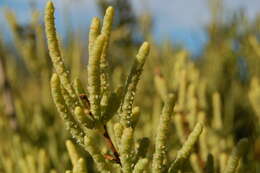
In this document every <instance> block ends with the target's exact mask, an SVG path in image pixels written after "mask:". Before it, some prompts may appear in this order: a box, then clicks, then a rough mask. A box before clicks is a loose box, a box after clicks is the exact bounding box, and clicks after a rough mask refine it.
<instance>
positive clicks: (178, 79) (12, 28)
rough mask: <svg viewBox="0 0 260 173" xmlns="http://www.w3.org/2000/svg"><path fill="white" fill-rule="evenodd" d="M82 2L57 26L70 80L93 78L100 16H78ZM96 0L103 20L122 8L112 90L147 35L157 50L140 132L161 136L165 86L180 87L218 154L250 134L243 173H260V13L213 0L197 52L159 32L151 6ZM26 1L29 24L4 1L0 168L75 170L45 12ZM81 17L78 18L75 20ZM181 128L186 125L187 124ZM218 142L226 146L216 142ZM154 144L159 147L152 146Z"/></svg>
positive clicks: (147, 74)
mask: <svg viewBox="0 0 260 173" xmlns="http://www.w3.org/2000/svg"><path fill="white" fill-rule="evenodd" d="M75 1H77V0H74V1H73V0H71V1H70V2H68V1H64V7H65V8H63V10H62V12H61V11H60V13H59V15H58V16H57V22H58V29H59V31H61V32H60V33H62V34H61V36H60V40H61V43H62V46H61V49H62V53H63V56H64V59H65V61H66V64H67V66H68V69H71V78H76V77H79V78H80V79H81V80H82V81H86V79H85V76H86V65H87V59H88V57H87V55H88V51H87V46H88V45H87V35H88V28H87V27H84V26H85V25H86V26H87V25H88V24H89V19H90V18H92V17H93V15H91V14H89V13H87V12H86V14H82V15H80V16H74V17H72V16H73V13H72V12H71V11H70V10H69V9H70V8H69V7H71V8H72V7H73V3H77V2H75ZM81 1H82V0H81ZM94 2H95V5H96V6H95V8H96V9H98V10H97V11H98V14H97V15H99V16H103V14H104V11H105V9H106V8H107V7H108V6H109V5H112V6H113V7H114V8H115V10H116V13H115V20H114V24H113V32H112V35H111V43H110V47H109V65H110V73H111V75H112V79H111V83H112V86H113V87H114V88H116V87H117V86H118V85H120V84H122V83H124V81H125V79H126V74H127V72H128V70H129V66H130V65H131V63H132V60H131V57H134V56H135V54H136V51H137V49H138V47H139V46H140V44H141V43H142V41H143V40H146V41H148V42H150V43H151V46H152V48H151V53H150V56H149V58H148V61H147V64H146V65H145V70H144V75H143V77H142V79H141V81H140V82H141V84H140V85H139V88H138V95H137V100H136V103H135V104H136V105H138V106H140V109H141V115H142V116H141V117H140V121H139V124H138V126H137V129H138V133H136V134H135V135H136V137H137V138H141V137H149V138H151V139H153V138H154V135H153V129H156V128H153V127H156V125H157V123H156V122H157V121H158V116H159V114H160V109H161V105H162V103H163V100H164V92H167V91H176V92H180V93H179V95H181V94H184V95H185V96H183V98H184V100H182V101H180V100H179V102H180V103H183V105H182V104H180V105H182V106H183V107H181V106H180V107H178V113H179V114H183V116H184V117H186V116H188V115H189V114H192V113H195V114H199V113H200V112H203V113H205V115H206V119H207V123H208V126H209V129H212V131H210V134H211V135H209V141H213V142H212V143H213V144H209V146H211V145H212V146H211V149H210V151H211V152H212V153H217V154H219V155H218V156H219V157H220V156H222V155H221V154H225V153H230V150H231V149H232V147H233V145H234V143H236V142H237V141H238V140H239V139H241V138H243V137H247V138H249V139H250V141H251V144H250V146H249V148H250V151H249V154H248V156H247V157H246V158H244V159H245V163H247V166H246V168H244V169H243V170H242V172H248V173H252V172H260V163H259V162H260V137H259V135H260V126H259V125H260V15H258V16H257V15H255V17H254V18H250V19H249V17H248V16H247V13H246V11H245V10H243V9H240V10H236V11H232V12H230V11H229V12H226V10H225V1H224V2H223V1H221V0H208V1H205V2H204V3H205V4H207V5H206V6H208V9H209V11H210V13H209V14H210V17H209V18H210V20H209V22H208V23H206V24H205V26H203V35H204V36H203V37H205V38H206V39H205V40H204V41H203V45H202V46H201V48H198V47H200V46H198V45H196V44H201V43H199V42H194V43H193V44H195V45H192V46H195V47H197V46H198V47H197V48H196V51H195V53H194V51H192V50H191V49H189V47H188V48H186V46H187V45H185V44H184V45H183V44H180V43H178V44H177V43H175V40H174V39H173V40H171V39H164V37H163V36H161V38H160V35H154V28H156V26H155V24H156V18H157V17H156V16H154V14H152V13H151V12H149V10H139V11H138V13H136V10H134V9H133V3H132V2H131V0H124V1H122V0H96V1H94ZM147 2H149V1H140V2H139V3H140V4H145V3H147ZM2 3H3V2H2ZM17 3H18V2H17ZM28 3H29V5H28V6H27V7H28V8H26V13H28V14H30V15H28V16H30V17H29V18H28V19H26V22H24V21H23V22H21V21H20V20H19V19H21V18H23V16H17V13H16V11H15V10H12V9H11V8H8V7H6V6H4V3H3V6H1V9H0V13H1V16H2V17H4V18H5V19H4V21H3V22H2V24H1V31H0V94H1V100H0V115H1V116H0V141H1V143H0V172H4V173H5V172H6V173H13V172H22V173H25V172H32V173H33V172H40V173H44V172H50V171H52V172H55V171H56V172H64V171H65V170H67V169H70V168H71V163H70V161H69V156H68V153H67V151H66V147H65V141H66V139H69V138H70V135H68V133H67V132H66V130H65V129H64V126H63V123H62V122H61V120H60V118H59V116H58V113H57V111H56V109H55V107H54V104H53V101H52V99H51V96H50V88H49V79H50V75H51V73H52V71H53V70H52V66H51V63H50V58H49V55H48V51H47V45H46V38H45V34H44V27H43V9H39V7H38V5H37V4H38V2H37V1H33V0H31V1H28ZM39 3H43V2H42V1H39ZM54 3H55V1H54ZM59 3H63V2H59ZM162 3H163V2H162ZM0 5H1V2H0ZM18 5H19V3H18ZM256 5H260V3H259V2H258V4H257V2H256ZM143 6H145V5H143ZM57 10H60V9H59V6H57ZM161 10H163V9H161ZM248 10H250V9H248ZM259 12H260V11H259ZM87 14H88V15H89V16H87ZM71 15H72V16H71ZM61 16H63V17H62V18H60V17H61ZM64 16H65V17H64ZM67 16H68V17H67ZM161 17H164V16H161ZM165 17H166V16H165ZM74 18H75V20H77V21H79V22H76V23H73V21H71V20H73V19H74ZM167 18H169V16H168V17H167ZM60 23H62V24H60ZM82 23H85V24H82ZM72 25H76V26H72ZM77 25H79V27H77ZM80 26H81V27H80ZM75 28H76V29H75ZM162 30H163V29H162ZM166 30H167V29H166ZM8 35H9V36H8ZM158 38H159V39H158ZM193 50H194V49H193ZM183 81H184V83H183ZM158 83H159V84H158ZM192 87H195V90H196V93H195V95H194V96H192V97H194V99H193V98H192V99H191V95H189V91H190V90H192ZM181 88H182V89H181ZM190 100H192V101H194V100H195V102H196V103H193V102H192V101H190ZM190 102H192V103H190ZM190 104H191V105H194V104H195V108H194V107H193V108H190V107H189V105H190ZM193 111H195V112H193ZM218 115H220V116H219V117H220V120H219V121H220V123H217V124H216V123H215V122H216V121H218V120H215V119H214V118H216V117H218ZM174 121H175V120H173V122H172V123H173V124H174ZM111 123H113V122H111ZM214 124H215V125H214ZM183 125H184V126H187V124H185V122H184V123H183ZM176 128H177V127H176ZM175 131H176V130H175V127H174V125H173V128H172V133H171V134H172V136H171V137H170V139H171V140H169V141H170V147H169V148H173V149H171V150H170V152H169V153H170V154H169V158H173V157H174V153H176V149H178V147H179V146H180V144H181V143H182V141H181V136H177V135H176V133H175ZM211 136H212V138H211ZM214 142H215V144H216V143H217V145H219V146H217V147H215V146H214ZM209 143H210V142H209ZM153 147H154V146H153V143H152V144H151V145H150V147H149V149H150V148H151V149H150V150H152V148H153ZM209 148H210V147H209ZM78 150H81V149H80V148H78ZM104 152H106V151H104ZM82 153H83V157H84V158H85V159H86V160H87V163H88V170H89V171H90V172H91V171H93V169H94V168H93V164H92V160H91V158H90V156H89V155H88V154H87V153H84V152H82ZM202 155H203V154H202ZM202 161H203V159H202ZM216 169H221V166H219V168H216Z"/></svg>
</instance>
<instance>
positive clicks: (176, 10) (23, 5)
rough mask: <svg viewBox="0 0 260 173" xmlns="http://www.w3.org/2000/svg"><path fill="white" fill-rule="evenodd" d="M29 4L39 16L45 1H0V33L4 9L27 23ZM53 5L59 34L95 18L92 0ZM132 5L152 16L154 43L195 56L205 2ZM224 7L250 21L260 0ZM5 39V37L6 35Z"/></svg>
mask: <svg viewBox="0 0 260 173" xmlns="http://www.w3.org/2000/svg"><path fill="white" fill-rule="evenodd" d="M29 1H34V2H37V8H38V9H39V10H40V12H41V13H42V12H43V10H44V5H45V3H46V1H47V0H0V26H1V30H4V31H5V33H6V30H7V26H6V23H5V21H4V17H3V9H4V8H5V7H8V8H10V9H12V10H14V11H15V12H16V14H17V16H18V19H19V21H21V22H26V21H28V19H29V18H30V17H29V16H30V12H29V6H28V2H29ZM53 2H54V3H55V6H56V9H57V12H56V18H57V19H58V20H57V22H58V30H59V31H60V32H62V28H63V27H64V26H71V25H72V27H73V28H74V29H79V28H81V29H87V28H88V25H89V23H90V20H91V18H92V17H93V16H95V15H98V13H97V7H96V5H95V1H94V0H53ZM131 2H132V4H133V8H134V10H135V11H136V13H137V14H140V13H141V12H142V11H145V10H146V11H149V12H150V13H151V14H152V16H153V17H154V22H155V23H154V35H155V38H156V39H159V38H160V39H161V38H162V39H163V38H167V39H170V40H172V41H173V42H175V43H181V44H184V45H185V46H186V47H187V48H188V49H189V50H191V51H193V52H195V53H196V51H199V49H200V48H201V47H202V46H203V43H204V42H205V41H206V36H205V34H204V32H203V28H204V26H205V25H206V24H207V23H208V22H209V21H210V11H209V8H208V0H131ZM224 4H225V9H226V10H227V11H234V10H236V9H239V8H244V9H245V10H246V12H247V15H248V16H249V18H251V19H252V18H254V17H255V16H256V14H258V13H259V12H260V0H224ZM64 14H66V15H64ZM72 19H73V20H72ZM71 21H73V22H71ZM64 23H65V24H66V25H64ZM5 35H7V36H8V34H7V33H6V34H5Z"/></svg>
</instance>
